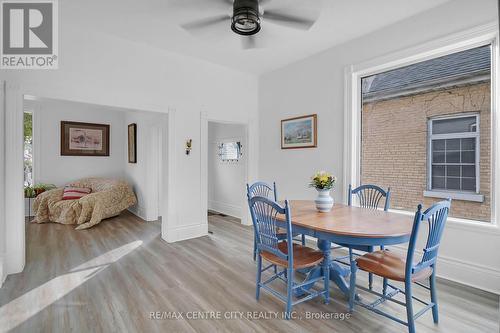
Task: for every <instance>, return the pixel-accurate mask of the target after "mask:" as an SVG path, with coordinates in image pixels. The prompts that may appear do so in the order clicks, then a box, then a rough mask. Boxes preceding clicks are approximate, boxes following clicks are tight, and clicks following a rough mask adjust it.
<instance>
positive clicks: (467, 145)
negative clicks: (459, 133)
mask: <svg viewBox="0 0 500 333" xmlns="http://www.w3.org/2000/svg"><path fill="white" fill-rule="evenodd" d="M462 150H476V139H475V138H467V139H462Z"/></svg>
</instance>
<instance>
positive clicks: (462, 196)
mask: <svg viewBox="0 0 500 333" xmlns="http://www.w3.org/2000/svg"><path fill="white" fill-rule="evenodd" d="M424 197H431V198H442V199H448V198H451V199H452V200H461V201H473V202H484V195H482V194H477V193H464V192H461V193H460V192H447V191H424Z"/></svg>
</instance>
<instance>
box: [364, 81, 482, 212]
mask: <svg viewBox="0 0 500 333" xmlns="http://www.w3.org/2000/svg"><path fill="white" fill-rule="evenodd" d="M490 96H491V94H490V84H489V83H481V84H475V85H471V86H465V87H458V88H451V89H446V90H440V91H433V92H426V93H420V94H417V95H413V96H405V97H397V98H394V99H389V100H385V101H374V102H368V103H365V104H363V111H362V137H361V141H362V153H361V181H362V183H363V184H370V183H373V184H377V185H380V186H382V187H384V188H387V187H391V192H392V199H391V208H395V209H405V210H411V211H414V210H415V209H416V207H417V205H418V203H423V204H424V205H425V206H429V205H430V204H432V203H433V202H436V201H439V200H442V199H438V198H428V197H424V196H423V192H424V191H425V190H426V187H427V122H428V119H429V118H431V117H435V116H441V115H454V114H460V113H463V112H479V113H480V161H479V163H480V193H481V194H483V195H484V202H482V203H478V202H470V201H460V200H454V201H453V202H452V209H451V213H450V216H453V217H459V218H466V219H474V220H482V221H490V219H491V196H490V188H491V130H490V129H491V113H490Z"/></svg>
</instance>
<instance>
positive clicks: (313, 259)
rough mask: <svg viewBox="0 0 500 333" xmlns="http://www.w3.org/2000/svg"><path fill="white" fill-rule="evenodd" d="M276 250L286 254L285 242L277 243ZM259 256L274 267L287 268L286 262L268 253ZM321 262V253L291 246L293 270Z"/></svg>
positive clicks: (308, 248)
mask: <svg viewBox="0 0 500 333" xmlns="http://www.w3.org/2000/svg"><path fill="white" fill-rule="evenodd" d="M278 249H279V250H280V251H281V252H283V253H284V254H288V244H287V242H286V241H285V242H280V243H278ZM261 256H262V258H264V259H266V260H267V261H269V262H271V263H273V264H275V265H278V266H281V267H287V268H288V261H287V260H283V259H281V258H280V257H278V256H276V255H274V254H272V253H270V252H266V251H262V252H261ZM322 261H323V253H321V252H320V251H316V250H314V249H311V248H310V247H307V246H302V245H300V244H293V269H301V268H307V267H312V266H316V265H317V264H319V263H320V262H322Z"/></svg>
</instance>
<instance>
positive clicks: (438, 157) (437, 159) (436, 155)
mask: <svg viewBox="0 0 500 333" xmlns="http://www.w3.org/2000/svg"><path fill="white" fill-rule="evenodd" d="M432 163H444V152H433V153H432Z"/></svg>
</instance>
